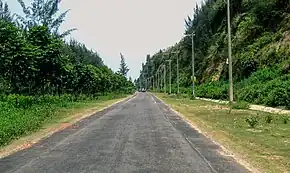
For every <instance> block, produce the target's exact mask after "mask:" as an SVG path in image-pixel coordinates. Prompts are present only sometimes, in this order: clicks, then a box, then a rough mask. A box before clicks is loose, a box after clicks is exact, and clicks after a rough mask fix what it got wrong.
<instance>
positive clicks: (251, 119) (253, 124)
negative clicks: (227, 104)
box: [246, 117, 259, 128]
mask: <svg viewBox="0 0 290 173" xmlns="http://www.w3.org/2000/svg"><path fill="white" fill-rule="evenodd" d="M246 122H247V123H248V124H249V126H250V127H251V128H254V127H256V125H257V124H258V123H259V120H258V118H257V117H248V118H247V119H246Z"/></svg>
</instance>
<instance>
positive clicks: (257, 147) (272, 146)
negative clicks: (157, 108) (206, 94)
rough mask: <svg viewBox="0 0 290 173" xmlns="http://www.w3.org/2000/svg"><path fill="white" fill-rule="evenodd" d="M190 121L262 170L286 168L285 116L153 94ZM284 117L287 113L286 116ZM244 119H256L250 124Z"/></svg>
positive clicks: (289, 132) (288, 138)
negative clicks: (253, 124) (252, 125)
mask: <svg viewBox="0 0 290 173" xmlns="http://www.w3.org/2000/svg"><path fill="white" fill-rule="evenodd" d="M157 96H158V97H159V98H161V99H163V100H164V101H165V102H166V103H167V104H169V105H170V106H171V107H172V108H174V109H175V110H177V111H179V112H181V113H182V114H183V115H184V116H186V117H187V118H188V119H189V120H190V121H191V122H192V123H193V124H195V125H196V126H197V127H199V128H200V129H202V131H204V132H207V133H208V134H210V136H211V137H213V138H214V139H215V140H217V141H219V142H220V143H222V144H223V145H224V146H225V147H226V148H229V149H230V150H232V151H234V152H236V153H237V154H238V155H239V156H241V158H243V159H245V160H246V161H248V162H249V163H250V164H251V165H253V166H254V167H256V168H259V169H260V170H262V172H269V173H270V172H273V173H274V172H290V157H289V156H290V155H289V153H290V125H289V123H287V124H286V123H285V116H282V115H275V114H269V113H262V112H257V111H250V110H236V109H233V110H232V111H231V113H229V107H228V106H227V105H221V104H218V103H213V102H207V101H201V100H190V99H187V98H182V99H180V98H174V97H172V96H167V95H164V94H157ZM286 118H288V117H286ZM247 119H256V120H257V124H255V126H254V127H251V126H250V124H249V123H248V122H247V121H246V120H247Z"/></svg>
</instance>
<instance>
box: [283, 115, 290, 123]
mask: <svg viewBox="0 0 290 173" xmlns="http://www.w3.org/2000/svg"><path fill="white" fill-rule="evenodd" d="M282 121H283V123H284V124H288V121H289V117H288V116H287V115H284V116H282Z"/></svg>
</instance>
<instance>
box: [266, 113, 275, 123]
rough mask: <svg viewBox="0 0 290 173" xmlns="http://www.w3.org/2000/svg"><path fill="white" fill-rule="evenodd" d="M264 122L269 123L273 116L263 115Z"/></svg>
mask: <svg viewBox="0 0 290 173" xmlns="http://www.w3.org/2000/svg"><path fill="white" fill-rule="evenodd" d="M265 120H266V123H268V124H269V123H271V122H272V121H273V116H272V115H271V114H268V115H266V117H265Z"/></svg>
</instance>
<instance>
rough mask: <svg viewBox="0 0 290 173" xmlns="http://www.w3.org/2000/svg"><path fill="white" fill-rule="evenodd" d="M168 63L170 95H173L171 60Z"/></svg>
mask: <svg viewBox="0 0 290 173" xmlns="http://www.w3.org/2000/svg"><path fill="white" fill-rule="evenodd" d="M166 61H167V62H169V94H171V59H169V60H166Z"/></svg>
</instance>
